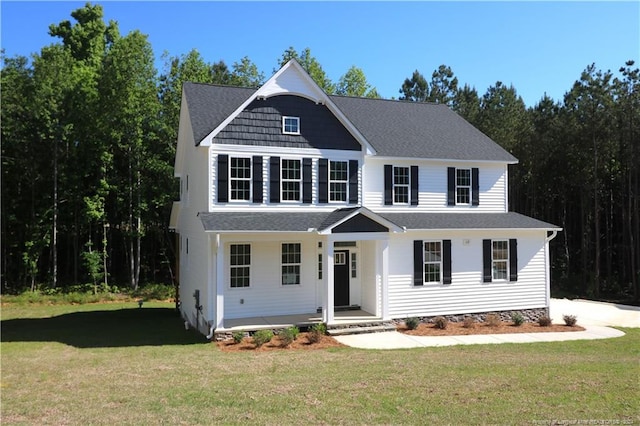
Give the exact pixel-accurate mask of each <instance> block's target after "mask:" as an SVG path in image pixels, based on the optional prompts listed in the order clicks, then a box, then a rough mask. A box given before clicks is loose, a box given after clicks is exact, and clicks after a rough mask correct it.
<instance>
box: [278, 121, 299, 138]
mask: <svg viewBox="0 0 640 426" xmlns="http://www.w3.org/2000/svg"><path fill="white" fill-rule="evenodd" d="M282 133H284V134H285V135H299V134H300V117H288V116H284V117H282Z"/></svg>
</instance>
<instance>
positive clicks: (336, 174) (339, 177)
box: [329, 161, 349, 201]
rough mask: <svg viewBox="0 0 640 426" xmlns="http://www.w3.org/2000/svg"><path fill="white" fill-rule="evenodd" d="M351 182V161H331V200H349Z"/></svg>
mask: <svg viewBox="0 0 640 426" xmlns="http://www.w3.org/2000/svg"><path fill="white" fill-rule="evenodd" d="M348 183H349V163H348V162H347V161H331V162H329V201H347V198H348V194H347V188H348Z"/></svg>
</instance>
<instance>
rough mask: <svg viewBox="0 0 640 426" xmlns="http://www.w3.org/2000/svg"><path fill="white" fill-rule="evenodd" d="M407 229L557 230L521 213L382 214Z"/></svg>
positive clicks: (554, 226) (555, 227) (548, 224)
mask: <svg viewBox="0 0 640 426" xmlns="http://www.w3.org/2000/svg"><path fill="white" fill-rule="evenodd" d="M380 216H382V217H384V218H385V219H387V220H389V221H392V222H394V223H397V224H399V225H401V226H404V227H406V228H407V229H427V230H429V229H433V230H435V229H557V230H559V229H560V228H559V227H558V226H556V225H552V224H550V223H546V222H543V221H541V220H537V219H533V218H531V217H529V216H525V215H523V214H520V213H515V212H508V213H381V214H380Z"/></svg>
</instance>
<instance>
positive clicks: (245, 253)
mask: <svg viewBox="0 0 640 426" xmlns="http://www.w3.org/2000/svg"><path fill="white" fill-rule="evenodd" d="M229 263H230V265H231V270H230V274H229V275H230V282H231V284H230V285H231V288H242V287H249V284H250V281H251V280H250V277H251V245H249V244H231V247H230V257H229Z"/></svg>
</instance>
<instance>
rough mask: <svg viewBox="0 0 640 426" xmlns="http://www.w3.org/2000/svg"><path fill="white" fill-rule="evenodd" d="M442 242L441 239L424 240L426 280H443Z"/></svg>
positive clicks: (429, 281) (431, 281) (427, 281)
mask: <svg viewBox="0 0 640 426" xmlns="http://www.w3.org/2000/svg"><path fill="white" fill-rule="evenodd" d="M441 271H442V244H441V242H440V241H425V242H424V282H425V283H439V282H440V281H441V280H442V275H441Z"/></svg>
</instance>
